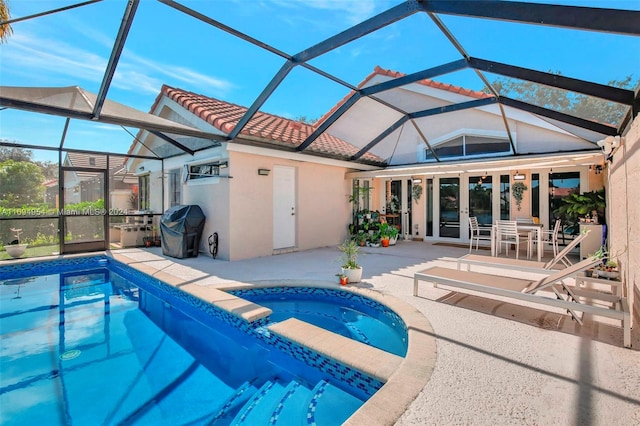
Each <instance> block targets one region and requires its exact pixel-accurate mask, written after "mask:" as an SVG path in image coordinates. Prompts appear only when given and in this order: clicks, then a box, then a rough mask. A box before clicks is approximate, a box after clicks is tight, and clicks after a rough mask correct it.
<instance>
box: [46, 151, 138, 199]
mask: <svg viewBox="0 0 640 426" xmlns="http://www.w3.org/2000/svg"><path fill="white" fill-rule="evenodd" d="M62 167H63V171H62V173H64V176H63V178H64V188H65V194H64V199H65V203H66V204H76V203H80V202H84V201H97V200H99V199H104V188H105V185H104V182H103V181H104V179H108V180H109V186H108V188H109V196H110V204H109V206H110V208H111V209H112V210H116V209H117V210H122V211H127V210H131V209H134V208H136V205H135V203H134V202H132V200H133V199H134V194H137V191H138V179H137V177H136V176H135V175H134V174H132V173H129V172H128V171H127V169H126V167H125V166H124V164H123V162H122V161H118V162H115V163H114V164H108V165H107V156H106V155H100V154H97V153H96V154H86V153H78V152H66V153H65V157H64V160H63V162H62ZM54 191H55V192H56V193H55V197H56V198H54V199H56V200H57V195H58V194H57V191H58V182H57V181H56V182H55V185H50V186H49V187H47V196H48V197H50V196H52V195H53V193H54ZM56 202H57V201H56Z"/></svg>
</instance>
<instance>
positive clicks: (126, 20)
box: [93, 0, 140, 118]
mask: <svg viewBox="0 0 640 426" xmlns="http://www.w3.org/2000/svg"><path fill="white" fill-rule="evenodd" d="M139 2H140V0H129V2H128V3H127V8H126V9H125V11H124V16H123V17H122V23H121V24H120V30H119V31H118V35H117V37H116V41H115V43H114V44H113V49H112V50H111V57H110V58H109V63H108V64H107V69H106V70H105V72H104V77H103V79H102V84H101V85H100V90H99V91H98V96H97V97H96V104H95V105H94V106H93V117H94V118H99V117H100V112H101V111H102V105H104V100H105V99H106V97H107V92H108V91H109V86H110V85H111V80H112V79H113V75H114V74H115V72H116V66H117V65H118V61H119V60H120V55H121V54H122V49H123V48H124V43H125V41H127V35H128V34H129V30H130V29H131V24H132V23H133V17H134V16H135V14H136V10H137V9H138V3H139Z"/></svg>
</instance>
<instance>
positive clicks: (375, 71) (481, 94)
mask: <svg viewBox="0 0 640 426" xmlns="http://www.w3.org/2000/svg"><path fill="white" fill-rule="evenodd" d="M377 75H383V76H387V77H391V78H400V77H404V76H405V75H406V74H404V73H401V72H398V71H392V70H387V69H384V68H381V67H380V66H379V65H376V66H375V68H374V69H373V72H372V73H371V74H369V75H368V76H367V77H365V79H364V80H362V81H361V82H360V83H359V84H358V89H361V88H363V87H364V85H365V84H367V82H369V81H370V80H371V79H372V78H373V77H375V76H377ZM411 84H421V85H423V86H428V87H433V88H435V89H440V90H446V91H448V92H452V93H457V94H459V95H464V96H469V97H472V98H478V99H480V98H489V97H492V95H489V94H487V93H484V92H478V91H476V90H470V89H465V88H464V87H460V86H454V85H453V84H446V83H439V82H437V81H433V80H431V79H428V78H425V79H424V80H419V81H416V82H414V83H411ZM354 93H355V92H354V91H351V92H349V93H348V94H347V95H346V96H345V97H344V98H342V99H341V100H340V101H339V102H338V103H337V104H336V105H335V106H334V107H333V108H331V109H330V110H329V111H328V112H327V113H326V114H325V115H323V116H322V117H320V119H319V120H318V121H317V122H316V123H314V126H317V125H319V124H320V123H322V122H323V121H324V120H326V119H327V118H329V117H330V116H331V114H333V113H334V112H335V111H336V110H337V109H338V108H340V107H341V106H342V104H344V103H345V102H346V101H347V100H348V99H349V98H350V97H351V96H352V95H353V94H354Z"/></svg>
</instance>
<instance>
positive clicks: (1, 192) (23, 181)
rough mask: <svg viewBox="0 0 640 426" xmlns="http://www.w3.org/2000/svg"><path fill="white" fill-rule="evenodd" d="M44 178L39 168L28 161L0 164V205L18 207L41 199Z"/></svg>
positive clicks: (11, 161) (9, 161)
mask: <svg viewBox="0 0 640 426" xmlns="http://www.w3.org/2000/svg"><path fill="white" fill-rule="evenodd" d="M43 181H44V176H43V174H42V172H41V171H40V167H38V166H37V165H36V164H34V163H31V162H28V161H13V160H7V161H5V162H2V163H0V205H1V206H3V207H18V206H22V205H25V204H32V203H39V202H41V201H42V199H43V194H44V191H43V186H42V182H43Z"/></svg>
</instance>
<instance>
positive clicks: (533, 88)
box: [483, 71, 640, 125]
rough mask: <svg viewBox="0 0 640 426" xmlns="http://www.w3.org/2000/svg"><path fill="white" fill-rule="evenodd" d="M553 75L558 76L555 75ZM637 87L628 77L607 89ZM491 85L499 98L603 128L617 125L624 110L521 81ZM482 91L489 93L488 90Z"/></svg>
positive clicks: (505, 79) (507, 80) (503, 79)
mask: <svg viewBox="0 0 640 426" xmlns="http://www.w3.org/2000/svg"><path fill="white" fill-rule="evenodd" d="M549 72H550V73H553V71H549ZM554 74H557V75H562V73H561V72H559V71H557V72H555V73H554ZM639 83H640V79H635V80H634V79H633V77H632V76H631V75H629V76H627V77H626V78H624V79H623V80H611V81H609V82H608V83H607V85H608V86H612V87H619V88H623V89H629V90H632V89H634V88H635V87H637V86H638V84H639ZM491 84H492V86H493V87H494V88H495V89H496V91H497V92H498V93H499V94H500V95H502V96H506V97H509V98H513V99H517V100H519V101H523V102H527V103H530V104H533V105H537V106H540V107H543V108H547V109H550V110H554V111H559V112H563V113H566V114H570V115H573V116H576V117H580V118H584V119H587V120H593V121H597V122H600V123H605V124H612V125H616V124H617V123H620V120H622V118H623V116H624V114H625V112H626V110H627V106H625V105H622V104H618V103H615V102H610V101H605V100H603V99H600V98H596V97H594V96H587V95H583V94H581V93H574V92H570V91H567V90H564V89H559V88H557V87H551V86H545V85H543V84H539V83H534V82H530V81H525V80H518V79H513V78H509V77H498V78H497V79H496V80H494V81H493V82H492V83H491ZM483 91H484V92H485V93H490V90H489V88H488V87H485V88H484V89H483Z"/></svg>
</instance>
